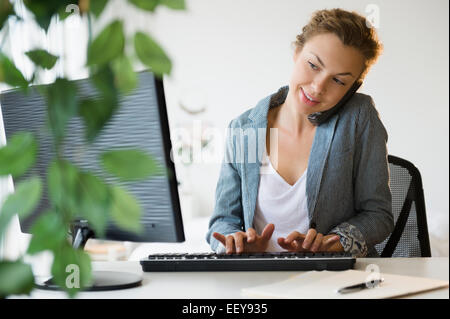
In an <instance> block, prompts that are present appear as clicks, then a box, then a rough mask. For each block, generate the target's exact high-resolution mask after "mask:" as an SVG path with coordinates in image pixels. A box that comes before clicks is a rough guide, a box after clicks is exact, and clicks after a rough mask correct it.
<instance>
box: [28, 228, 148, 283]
mask: <svg viewBox="0 0 450 319" xmlns="http://www.w3.org/2000/svg"><path fill="white" fill-rule="evenodd" d="M70 228H71V233H72V246H73V247H74V248H75V249H78V248H82V249H83V248H84V246H85V245H86V242H87V241H88V239H89V238H92V237H93V236H94V232H93V231H92V230H91V229H90V228H89V226H88V222H87V221H86V220H77V221H75V222H73V223H72V224H71V227H70ZM74 234H75V235H74ZM141 284H142V277H141V276H140V275H137V274H132V273H126V272H117V271H92V284H91V285H90V286H88V287H84V288H82V289H81V290H82V291H105V290H118V289H126V288H134V287H138V286H140V285H141ZM36 287H37V288H39V289H45V290H61V288H60V287H59V286H58V285H56V284H55V283H54V282H53V280H52V278H50V279H49V280H47V281H44V282H36Z"/></svg>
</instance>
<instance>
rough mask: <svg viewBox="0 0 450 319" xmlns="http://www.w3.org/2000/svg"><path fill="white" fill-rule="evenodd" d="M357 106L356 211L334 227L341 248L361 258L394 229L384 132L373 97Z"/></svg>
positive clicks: (385, 134) (354, 170) (354, 181)
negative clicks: (358, 114) (366, 102)
mask: <svg viewBox="0 0 450 319" xmlns="http://www.w3.org/2000/svg"><path fill="white" fill-rule="evenodd" d="M370 102H371V103H370V104H369V105H365V106H361V110H360V116H359V119H358V135H357V141H356V149H355V154H354V166H353V185H354V207H355V210H356V214H355V215H354V216H353V217H352V218H350V219H348V220H346V221H345V222H343V223H341V224H339V225H337V226H336V227H334V228H333V229H332V230H331V231H330V233H336V234H338V235H340V242H341V244H342V246H343V247H344V250H345V251H347V252H351V253H352V254H354V255H356V256H358V257H363V256H366V255H367V253H368V250H370V248H372V247H373V246H374V245H376V244H378V243H380V242H382V241H383V240H384V239H385V238H386V237H388V236H389V235H390V233H391V232H392V231H393V229H394V218H393V214H392V195H391V192H390V186H389V163H388V160H387V156H388V152H387V147H386V143H387V139H388V136H387V132H386V129H385V128H384V126H383V124H382V122H381V120H380V119H379V116H378V112H377V110H376V109H375V107H374V104H373V100H372V99H371V100H370Z"/></svg>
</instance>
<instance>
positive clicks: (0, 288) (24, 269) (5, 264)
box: [0, 260, 34, 299]
mask: <svg viewBox="0 0 450 319" xmlns="http://www.w3.org/2000/svg"><path fill="white" fill-rule="evenodd" d="M33 287H34V276H33V270H32V269H31V266H30V265H28V264H24V263H23V262H21V261H18V260H17V261H6V260H2V261H0V299H2V298H5V297H6V296H8V295H16V294H29V293H30V292H31V290H33Z"/></svg>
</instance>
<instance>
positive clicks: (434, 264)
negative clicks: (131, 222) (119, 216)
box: [12, 257, 449, 299]
mask: <svg viewBox="0 0 450 319" xmlns="http://www.w3.org/2000/svg"><path fill="white" fill-rule="evenodd" d="M369 264H376V265H378V266H379V268H380V271H381V272H382V273H391V274H399V275H407V276H419V277H428V278H434V279H441V280H448V274H449V259H448V257H436V258H360V259H357V261H356V264H355V269H360V270H365V269H366V266H367V265H369ZM93 268H94V270H115V271H128V272H134V273H142V269H141V266H140V264H139V263H138V262H136V261H123V262H93ZM298 273H300V272H295V271H271V272H160V273H143V284H142V286H141V287H138V288H131V289H125V290H116V291H106V292H82V293H79V294H78V295H77V298H87V299H91V298H93V299H105V298H117V299H127V298H133V299H139V298H164V299H171V298H174V299H196V298H204V299H216V298H222V299H229V298H230V299H239V298H243V296H241V288H247V287H253V286H258V285H264V284H269V283H274V282H277V281H281V280H285V279H287V278H288V277H290V276H292V275H295V274H298ZM12 297H13V298H28V296H12ZM406 297H407V298H447V299H448V298H449V289H448V288H443V289H438V290H434V291H429V292H424V293H420V294H415V295H409V296H406ZM31 298H66V294H65V293H62V292H57V291H45V290H37V289H35V290H34V291H33V292H32V294H31Z"/></svg>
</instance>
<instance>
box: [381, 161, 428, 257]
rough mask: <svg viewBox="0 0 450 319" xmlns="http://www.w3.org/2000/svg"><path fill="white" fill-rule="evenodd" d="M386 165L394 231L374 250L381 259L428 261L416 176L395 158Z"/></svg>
mask: <svg viewBox="0 0 450 319" xmlns="http://www.w3.org/2000/svg"><path fill="white" fill-rule="evenodd" d="M388 162H389V173H390V188H391V194H392V213H393V215H394V222H395V228H394V231H393V232H392V234H391V235H390V236H389V237H388V238H386V240H384V241H383V242H382V243H379V244H377V245H375V249H376V250H377V251H378V253H379V254H380V256H381V257H431V249H430V239H429V236H428V227H427V218H426V212H425V200H424V195H423V189H422V178H421V176H420V172H419V170H418V169H417V167H415V166H414V165H413V164H412V163H411V162H408V161H407V160H404V159H401V158H399V157H396V156H392V155H389V156H388Z"/></svg>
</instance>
